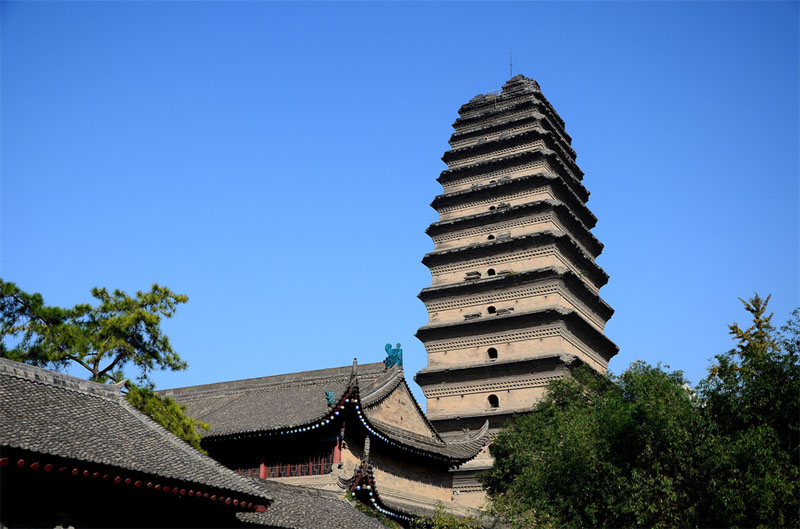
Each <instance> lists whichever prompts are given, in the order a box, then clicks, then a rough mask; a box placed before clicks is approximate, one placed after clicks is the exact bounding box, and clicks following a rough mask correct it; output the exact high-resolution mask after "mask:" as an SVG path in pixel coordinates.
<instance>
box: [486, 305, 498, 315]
mask: <svg viewBox="0 0 800 529" xmlns="http://www.w3.org/2000/svg"><path fill="white" fill-rule="evenodd" d="M486 312H488V313H489V314H494V313H495V312H497V309H496V308H495V306H494V305H489V308H488V309H486Z"/></svg>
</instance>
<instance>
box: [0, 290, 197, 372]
mask: <svg viewBox="0 0 800 529" xmlns="http://www.w3.org/2000/svg"><path fill="white" fill-rule="evenodd" d="M91 293H92V296H93V297H94V298H95V299H96V300H97V301H98V303H97V305H96V306H92V305H89V304H83V303H81V304H77V305H75V306H74V307H71V308H62V307H51V306H48V305H45V303H44V300H43V298H42V296H41V294H28V293H27V292H24V291H23V290H22V289H20V288H19V287H17V285H15V284H14V283H11V282H7V281H3V280H2V279H0V337H1V338H2V342H0V348H2V349H0V353H2V356H4V357H6V358H10V359H12V360H17V361H20V362H26V363H30V364H35V365H39V366H44V365H51V366H54V367H63V366H65V365H67V364H69V363H71V362H75V363H76V364H78V365H80V366H82V367H84V368H85V369H87V370H88V371H89V373H90V374H91V380H93V381H96V382H103V381H106V380H108V379H119V378H120V377H121V376H122V370H123V368H124V367H125V366H126V365H127V364H132V365H133V366H135V367H136V368H137V369H138V371H139V373H138V377H137V378H138V379H139V381H140V382H142V383H146V384H150V379H149V377H148V374H149V372H150V371H152V370H153V369H169V370H173V371H178V370H183V369H186V367H187V364H186V362H184V361H183V360H181V358H180V356H178V354H177V353H176V352H175V351H174V350H173V349H172V346H171V345H170V342H169V338H168V337H167V335H166V334H164V333H163V331H162V330H161V319H162V318H171V317H172V316H173V314H175V308H176V306H177V305H178V304H180V303H186V302H187V301H188V299H189V298H188V297H187V296H184V295H182V294H175V293H173V292H172V291H171V290H169V289H168V288H166V287H162V286H159V285H153V287H152V288H151V289H150V291H149V292H141V291H138V292H136V295H135V296H134V297H131V296H129V295H127V294H126V293H125V292H123V291H121V290H114V291H113V292H111V293H109V292H108V290H106V289H105V288H93V289H92V291H91Z"/></svg>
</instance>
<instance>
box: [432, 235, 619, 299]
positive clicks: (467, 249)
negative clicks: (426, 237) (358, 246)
mask: <svg viewBox="0 0 800 529" xmlns="http://www.w3.org/2000/svg"><path fill="white" fill-rule="evenodd" d="M552 244H554V245H556V247H557V248H558V249H559V250H560V251H561V252H562V253H563V254H564V255H566V256H569V257H570V258H572V259H573V262H575V263H576V264H578V265H579V266H581V267H585V268H586V270H584V272H585V273H586V277H587V278H588V279H589V280H590V281H591V282H592V283H593V284H594V285H595V286H596V287H597V288H600V287H602V286H603V285H605V284H606V283H607V282H608V274H606V273H605V271H604V270H603V269H602V268H600V266H599V265H598V264H597V263H595V261H594V259H592V258H591V257H590V256H588V255H587V254H586V253H585V252H584V251H583V249H581V248H580V247H579V246H578V245H577V244H576V243H575V241H573V240H572V238H571V237H570V236H569V235H565V234H562V233H557V232H553V231H542V232H538V233H533V234H530V235H519V236H517V237H510V238H508V239H495V240H492V241H487V242H482V243H476V244H473V245H470V246H462V247H457V248H451V249H447V250H439V251H434V252H430V253H428V254H427V255H425V257H423V258H422V264H424V265H425V266H427V267H428V268H433V267H435V266H441V265H445V264H449V263H454V262H459V261H465V260H469V259H473V258H479V257H485V256H489V255H497V254H500V253H504V252H510V251H514V250H521V249H529V248H532V247H536V246H546V245H552Z"/></svg>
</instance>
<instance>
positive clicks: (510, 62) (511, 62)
mask: <svg viewBox="0 0 800 529" xmlns="http://www.w3.org/2000/svg"><path fill="white" fill-rule="evenodd" d="M512 51H513V50H512V49H511V48H508V78H509V79H511V78H512V77H514V56H513V54H512V53H511V52H512Z"/></svg>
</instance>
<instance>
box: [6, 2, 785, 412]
mask: <svg viewBox="0 0 800 529" xmlns="http://www.w3.org/2000/svg"><path fill="white" fill-rule="evenodd" d="M1 9H2V11H0V14H1V15H2V26H1V27H0V29H2V37H0V39H1V40H0V44H1V45H2V72H1V73H2V80H1V82H0V88H2V92H1V97H2V107H1V108H0V110H1V111H2V118H1V119H2V123H0V124H1V125H2V138H1V143H0V147H2V153H1V154H2V166H1V169H2V217H1V219H2V257H1V261H0V266H1V268H0V274H1V275H2V277H3V279H5V280H8V281H14V282H16V283H18V284H19V285H20V286H21V287H22V288H24V289H26V290H29V291H38V292H41V293H42V294H43V295H44V296H45V299H46V300H47V301H48V302H49V303H51V304H59V305H72V304H75V303H78V302H84V301H88V300H89V294H88V292H89V289H90V288H91V287H92V286H95V285H101V286H107V287H109V288H121V289H124V290H127V291H135V290H137V289H147V288H149V286H150V284H152V283H154V282H158V283H160V284H163V285H167V286H169V287H170V288H172V289H173V290H175V291H177V292H181V293H185V294H188V295H189V297H190V302H189V303H188V304H187V305H184V306H182V307H181V308H180V310H179V311H178V313H177V315H176V317H175V318H174V319H173V320H171V321H169V322H168V323H167V325H166V329H167V331H168V333H169V335H170V336H171V339H172V341H173V345H174V346H175V348H176V349H177V350H178V352H179V353H180V354H181V355H182V356H183V358H184V359H186V360H187V361H188V362H189V364H190V368H189V370H188V371H185V372H180V373H165V374H161V375H157V376H156V381H157V383H158V386H159V387H161V388H167V387H175V386H183V385H190V384H200V383H207V382H214V381H221V380H231V379H237V378H245V377H254V376H263V375H270V374H278V373H285V372H291V371H299V370H305V369H312V368H322V367H330V366H335V365H347V364H349V363H350V362H352V359H353V357H354V356H357V357H358V359H359V361H360V362H364V363H366V362H375V361H380V360H382V359H383V357H384V356H385V355H384V352H383V346H384V344H385V343H386V342H389V341H391V342H392V343H394V342H401V343H402V344H403V349H404V352H405V360H406V372H407V374H408V375H411V374H413V373H415V372H416V371H418V370H419V369H421V368H422V367H424V365H425V362H426V360H425V351H424V348H423V347H422V344H421V343H420V342H419V341H417V340H416V338H414V333H415V331H416V329H417V328H418V327H420V326H421V325H423V324H425V322H426V319H427V318H426V312H425V308H424V306H423V304H422V302H420V301H419V300H418V299H417V298H416V295H417V293H418V292H419V291H420V290H421V289H422V288H423V287H425V286H428V285H429V284H430V274H429V272H428V270H427V269H426V268H425V267H424V266H423V265H422V264H421V263H420V259H421V258H422V256H423V255H424V254H425V253H426V252H428V251H430V250H431V249H432V247H433V245H432V242H431V241H430V239H429V238H428V237H427V236H426V235H425V233H424V229H425V228H426V227H427V225H428V224H429V223H431V222H432V221H435V220H436V219H437V215H436V213H435V211H434V210H433V209H431V208H430V207H429V203H430V201H431V200H432V199H433V197H434V196H435V195H436V194H438V193H440V192H441V187H440V186H439V185H438V184H437V183H436V177H437V176H438V174H439V172H440V171H441V170H442V169H444V167H445V165H444V164H443V163H442V162H441V160H440V157H441V156H442V154H443V153H444V151H445V150H446V149H448V145H447V140H448V138H449V136H450V133H451V130H452V129H451V127H450V125H451V124H452V122H453V121H454V120H455V118H456V117H457V110H458V108H459V106H460V105H461V104H463V103H465V102H467V101H468V100H469V99H470V98H471V97H472V96H474V95H476V94H478V93H483V92H487V91H490V90H495V89H498V88H500V86H501V85H502V84H503V82H504V81H505V80H506V79H507V78H508V77H509V64H508V62H509V61H508V59H509V49H513V56H514V73H515V74H516V73H524V74H525V75H527V76H529V77H532V78H534V79H537V80H538V81H539V82H540V84H541V86H542V90H543V91H544V93H545V95H546V96H547V97H548V99H549V100H550V101H551V102H552V103H553V105H554V106H555V107H556V109H557V110H558V112H559V113H560V114H561V116H562V117H563V118H564V119H565V121H566V124H567V131H568V132H569V133H570V134H571V135H572V137H573V139H574V142H573V146H574V147H575V149H576V151H577V152H578V163H579V165H580V166H581V167H582V169H583V170H584V172H585V173H586V177H585V180H584V182H585V184H586V186H587V188H588V189H589V190H590V191H591V192H592V196H591V198H590V200H589V206H590V208H591V209H592V210H593V211H594V213H595V214H596V215H597V217H598V219H599V222H598V225H597V227H596V228H595V230H594V233H595V235H596V236H597V237H598V238H599V239H600V240H601V241H602V242H603V243H604V244H605V251H604V253H603V254H602V256H601V257H600V258H599V260H598V262H599V264H600V265H601V266H602V267H603V268H604V269H605V270H606V271H607V272H608V274H609V275H610V276H611V279H610V282H609V283H608V285H607V286H606V287H604V288H603V289H602V290H601V294H602V296H603V297H604V298H605V299H606V300H607V301H608V303H609V304H610V305H611V306H612V307H614V308H615V309H616V314H615V315H614V317H613V318H612V319H611V321H610V322H609V324H608V326H607V329H606V332H607V335H608V336H609V337H610V338H611V339H612V340H613V341H615V342H616V343H617V344H618V345H619V346H620V349H621V351H620V354H619V355H618V356H617V357H616V358H615V359H614V360H612V363H611V370H612V371H614V372H616V373H619V372H621V371H623V370H624V369H625V368H626V367H627V366H628V365H629V364H630V363H631V362H632V361H634V360H638V359H643V360H646V361H648V362H651V363H657V362H663V363H666V364H669V365H670V366H671V367H672V368H675V369H682V370H684V371H685V372H686V374H687V376H688V377H689V378H690V379H691V380H692V381H693V382H697V381H698V380H699V379H700V378H702V377H703V375H704V372H705V369H706V368H707V366H708V360H709V358H710V357H712V356H713V355H714V354H716V353H720V352H723V351H726V350H728V349H729V348H731V346H732V342H731V341H730V338H729V337H728V335H727V328H726V326H727V324H729V323H730V322H732V321H734V320H738V321H741V322H744V320H746V317H745V313H744V312H743V310H741V305H740V303H739V301H738V300H737V298H738V297H748V296H751V295H752V293H753V292H754V291H758V292H759V293H761V294H768V293H772V294H773V301H772V304H771V306H772V309H773V310H774V311H775V313H776V316H775V319H776V323H782V322H784V321H785V320H786V319H787V317H788V315H789V313H790V311H791V310H792V309H793V308H795V307H797V306H798V305H800V295H799V292H798V291H799V290H800V287H799V286H798V275H799V274H800V272H798V270H799V269H800V265H799V263H798V246H799V245H800V235H799V234H798V231H799V229H800V228H799V225H800V217H799V215H798V203H799V202H800V191H799V190H798V143H799V141H800V139H799V138H798V116H799V115H800V108H799V107H798V94H799V93H800V84H799V82H798V63H799V62H800V61H799V60H798V49H800V46H799V45H798V27H799V25H800V24H799V21H800V20H799V15H798V13H799V11H798V2H772V3H771V2H756V3H748V2H732V3H715V2H696V3H682V2H668V3H651V2H646V3H645V2H642V3H637V2H635V3H629V2H611V3H577V2H572V3H556V2H545V3H524V2H514V3H476V2H471V3H454V2H446V3H372V4H366V3H272V2H242V3H232V2H164V3H161V2H131V3H128V2H86V3H78V2H54V3H48V2H5V1H4V2H2V7H1ZM76 373H77V372H76ZM409 378H410V377H409ZM417 395H418V396H420V395H421V393H420V392H419V391H417Z"/></svg>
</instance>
